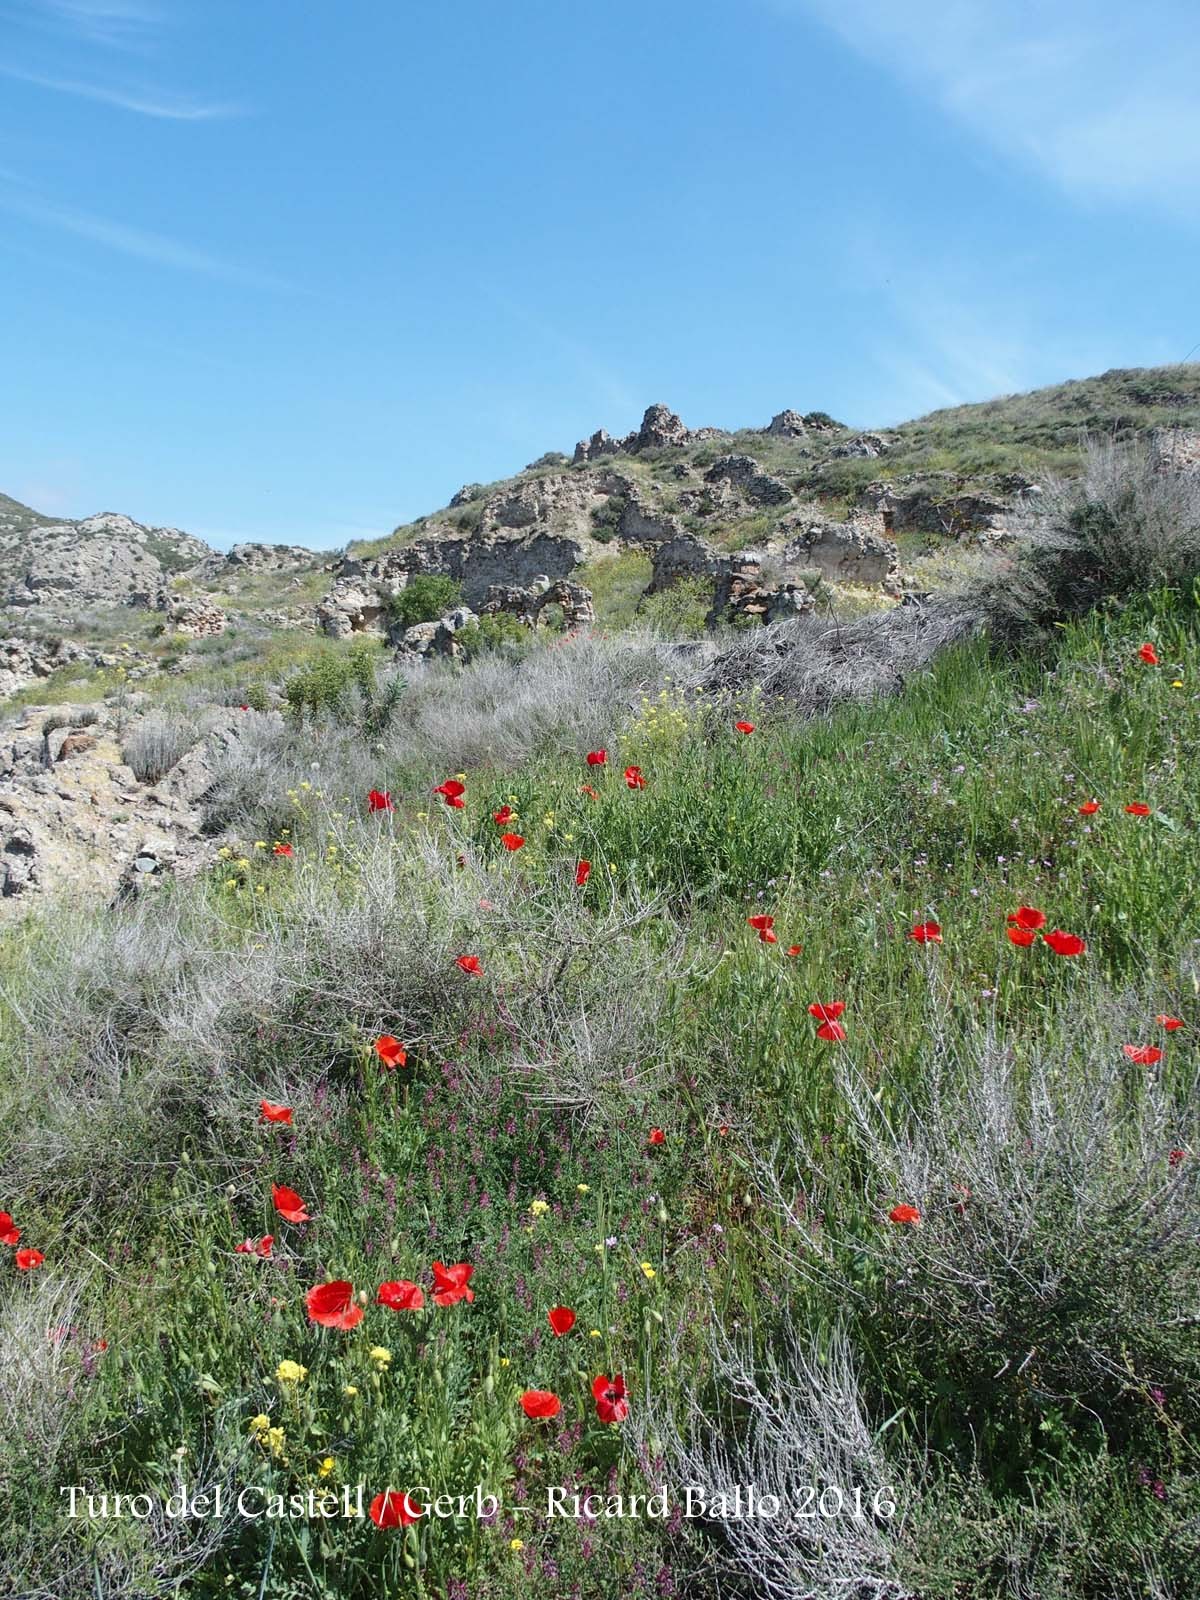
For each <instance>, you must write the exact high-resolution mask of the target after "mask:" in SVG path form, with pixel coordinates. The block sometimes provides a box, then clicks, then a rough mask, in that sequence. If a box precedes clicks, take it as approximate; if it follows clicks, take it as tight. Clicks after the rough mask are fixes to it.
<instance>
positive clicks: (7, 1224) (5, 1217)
mask: <svg viewBox="0 0 1200 1600" xmlns="http://www.w3.org/2000/svg"><path fill="white" fill-rule="evenodd" d="M20 1237H21V1230H20V1228H14V1227H13V1219H12V1217H11V1216H10V1215H9V1213H8V1212H7V1211H0V1244H7V1245H14V1244H16V1242H17V1240H18V1239H19V1238H20Z"/></svg>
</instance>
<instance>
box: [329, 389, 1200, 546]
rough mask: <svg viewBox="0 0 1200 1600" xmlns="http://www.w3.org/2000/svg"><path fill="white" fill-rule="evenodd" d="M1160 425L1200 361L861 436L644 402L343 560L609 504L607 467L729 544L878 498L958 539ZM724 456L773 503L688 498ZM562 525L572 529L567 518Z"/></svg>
mask: <svg viewBox="0 0 1200 1600" xmlns="http://www.w3.org/2000/svg"><path fill="white" fill-rule="evenodd" d="M1164 428H1186V429H1200V363H1189V364H1187V365H1181V366H1167V367H1136V368H1129V369H1123V370H1122V369H1115V370H1113V371H1111V372H1106V373H1103V374H1101V375H1100V376H1098V377H1093V378H1082V379H1074V380H1071V381H1070V382H1067V383H1061V384H1056V385H1054V386H1052V387H1050V388H1046V389H1035V390H1033V391H1032V392H1030V393H1028V394H1019V395H1008V396H1004V397H1002V398H999V399H995V400H986V401H983V402H980V403H976V404H971V405H963V406H953V407H948V408H946V409H943V410H939V411H933V412H930V413H929V414H928V415H927V416H924V417H918V418H916V419H914V420H913V421H910V422H904V423H900V424H899V425H897V426H895V427H887V428H874V429H866V430H856V429H852V428H849V427H847V426H845V425H844V424H842V423H840V422H837V421H836V420H835V419H833V418H831V417H829V416H828V415H826V414H825V413H824V412H820V411H809V412H803V411H798V410H795V411H792V410H789V411H783V412H780V413H778V414H777V415H776V416H775V417H774V418H773V419H772V420H771V421H770V422H769V423H767V424H765V425H763V426H760V427H754V428H739V429H733V430H725V429H720V428H713V427H703V428H699V429H692V428H688V427H686V426H684V424H683V423H682V422H680V420H679V418H678V417H675V416H674V415H673V414H672V413H671V412H670V410H669V409H668V408H667V407H666V406H653V407H651V408H650V410H649V411H648V412H647V414H646V419H645V420H644V422H643V425H642V428H641V429H640V430H638V432H636V433H634V434H630V435H628V436H627V437H626V438H624V439H613V438H610V437H609V435H607V434H606V433H605V432H604V431H603V430H600V431H599V432H597V433H596V434H594V435H593V436H592V437H591V439H589V440H584V441H581V443H580V444H578V445H577V446H576V447H575V449H574V451H573V453H571V454H565V453H562V452H556V451H551V452H549V453H548V454H546V455H544V456H541V457H539V459H538V460H537V461H535V462H533V463H531V464H530V465H529V466H528V467H526V468H525V469H524V470H523V471H521V472H519V473H515V474H514V475H513V476H512V477H510V478H505V479H502V480H499V481H497V482H495V483H492V484H488V485H482V484H468V485H466V486H465V487H464V488H463V489H461V490H460V491H459V493H458V494H456V495H455V496H454V498H453V499H452V500H451V501H450V503H449V505H448V506H446V507H445V508H444V509H442V510H439V511H434V512H432V513H430V514H429V515H426V516H423V517H420V518H418V519H417V520H416V521H415V522H412V523H406V524H402V525H401V526H400V527H398V528H396V529H395V531H394V532H393V533H392V534H391V535H390V536H389V537H388V538H386V539H381V540H374V541H369V542H363V543H360V544H356V545H351V546H350V554H351V555H353V556H372V555H379V554H382V553H383V552H384V551H386V550H388V549H391V548H394V547H395V546H396V545H397V544H404V543H408V542H411V541H412V540H414V539H418V538H428V537H430V536H431V535H432V536H439V535H449V536H454V535H455V534H457V535H459V536H461V534H462V533H463V532H464V531H466V532H470V531H471V530H472V529H476V528H479V527H481V526H482V527H485V528H486V527H487V525H488V523H489V520H491V521H495V520H496V518H494V517H492V518H489V507H494V506H499V508H500V509H499V522H500V525H503V521H504V518H505V516H506V515H512V516H520V515H522V514H523V513H522V512H521V510H520V508H519V507H514V508H513V509H512V510H510V511H506V510H505V508H504V503H505V502H506V501H511V500H512V499H513V497H514V495H515V496H516V497H517V499H518V500H519V499H521V498H525V499H528V498H529V497H530V492H531V486H532V485H533V484H535V483H536V482H537V481H538V480H546V479H548V478H554V479H556V480H569V479H571V478H575V479H576V480H579V479H582V480H583V482H582V483H579V484H578V485H577V487H576V488H575V489H573V490H570V491H565V492H564V495H563V498H565V499H566V500H586V499H599V500H603V501H608V500H609V499H610V498H611V495H610V494H609V493H608V492H606V490H605V488H604V485H603V480H604V478H605V475H606V474H607V475H610V476H611V474H612V472H614V471H616V472H618V473H619V474H621V475H622V476H623V477H625V478H627V479H628V481H629V484H630V486H631V487H632V489H633V491H634V494H635V495H636V496H637V498H638V499H639V501H640V502H641V503H642V505H643V506H644V508H645V509H646V510H648V511H649V512H651V513H652V514H666V515H677V514H678V513H679V511H680V508H681V507H682V513H683V514H682V522H683V524H684V526H685V527H687V528H689V529H690V531H692V532H694V533H697V534H702V535H703V536H704V537H705V538H706V539H708V540H709V542H711V543H714V544H715V545H717V546H718V547H719V548H723V549H726V550H729V549H737V548H741V547H743V546H745V545H747V544H755V543H760V542H762V541H763V539H764V537H766V536H769V534H770V532H771V529H772V528H773V526H774V525H775V524H776V523H778V522H779V521H780V520H782V519H783V518H784V517H785V516H786V515H787V514H788V512H789V510H794V509H795V503H796V502H808V503H810V504H812V503H814V502H815V503H817V504H818V505H819V506H820V508H821V509H822V510H823V512H825V513H832V514H833V515H835V516H846V515H852V514H854V513H856V512H859V511H864V510H869V511H873V510H875V509H876V508H877V507H878V506H879V505H880V504H881V503H882V502H883V501H884V500H885V499H886V500H888V501H889V502H890V511H891V515H890V517H889V519H888V520H889V525H890V526H891V527H892V528H893V529H894V531H895V532H897V533H903V532H904V531H905V530H913V531H916V532H922V533H924V532H929V533H954V534H958V533H963V532H970V531H974V530H977V529H983V528H986V527H987V526H988V525H989V524H990V522H991V521H992V520H993V518H994V516H995V515H996V509H997V507H1003V506H1007V505H1009V504H1011V502H1012V500H1013V497H1014V495H1015V494H1018V493H1019V492H1020V491H1021V489H1022V487H1024V486H1026V485H1028V484H1030V483H1036V482H1037V481H1038V480H1039V479H1042V478H1045V477H1046V476H1048V475H1050V474H1055V475H1070V474H1071V473H1073V472H1075V471H1076V470H1078V467H1079V464H1080V461H1081V459H1082V451H1081V445H1082V442H1083V439H1084V437H1085V436H1087V435H1090V436H1093V437H1096V436H1102V437H1117V438H1124V439H1129V438H1132V437H1135V436H1137V435H1145V434H1150V433H1153V432H1155V431H1157V430H1159V429H1164ZM727 457H748V458H750V461H751V466H747V465H745V463H744V462H743V463H740V464H739V465H737V466H736V467H735V469H734V470H735V474H737V473H740V474H741V476H742V478H743V479H744V480H745V479H748V478H752V477H753V476H754V475H755V472H756V471H757V472H759V473H761V474H763V475H765V476H767V477H772V478H776V479H779V480H781V481H782V483H783V484H784V486H785V487H786V489H787V491H788V492H787V494H786V496H783V497H782V498H779V499H777V500H774V501H772V499H771V496H772V494H773V491H772V490H771V489H770V488H769V486H767V485H763V484H760V485H758V486H757V488H756V490H754V491H753V492H752V493H751V494H750V495H749V496H747V495H746V494H743V495H742V496H741V497H740V498H741V502H742V503H740V504H736V505H735V504H732V503H725V504H722V503H720V502H721V496H719V495H713V494H712V493H709V494H708V495H707V497H705V496H704V495H703V493H697V491H703V490H704V489H705V488H706V487H708V488H710V489H711V487H712V485H713V483H714V482H716V481H718V480H717V479H715V478H714V475H713V469H714V468H715V467H718V466H719V464H720V463H721V461H722V459H723V458H727ZM589 479H591V480H593V482H592V483H591V484H589V483H588V482H587V480H589ZM731 481H734V480H731ZM884 486H886V487H887V489H889V490H890V491H891V492H890V494H889V495H886V496H885V495H884V494H883V492H882V491H883V487H884ZM742 487H743V488H744V487H745V484H744V483H743V485H742ZM593 491H594V492H593ZM544 493H545V492H544V491H543V497H544ZM726 499H728V497H726ZM747 501H748V502H749V503H746V502H747ZM789 502H791V504H790V505H789ZM773 506H774V507H775V508H776V509H775V510H774V511H773V510H772V507H773ZM614 509H615V508H612V507H594V508H593V512H594V513H595V517H594V521H595V529H596V532H597V533H598V536H599V540H600V542H602V543H603V542H608V540H609V539H611V537H612V532H611V528H612V526H613V523H614V518H613V510H614ZM571 521H572V529H571V531H573V532H576V531H578V528H579V521H578V519H577V518H572V519H571Z"/></svg>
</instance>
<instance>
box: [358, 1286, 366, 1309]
mask: <svg viewBox="0 0 1200 1600" xmlns="http://www.w3.org/2000/svg"><path fill="white" fill-rule="evenodd" d="M358 1303H359V1305H360V1306H365V1305H366V1303H367V1291H366V1290H365V1289H360V1290H359V1291H358Z"/></svg>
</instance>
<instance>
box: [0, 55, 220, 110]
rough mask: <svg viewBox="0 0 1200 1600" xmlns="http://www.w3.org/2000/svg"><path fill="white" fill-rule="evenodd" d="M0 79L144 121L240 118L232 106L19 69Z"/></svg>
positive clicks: (0, 69)
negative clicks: (114, 109)
mask: <svg viewBox="0 0 1200 1600" xmlns="http://www.w3.org/2000/svg"><path fill="white" fill-rule="evenodd" d="M0 76H3V77H6V78H12V79H14V80H15V81H16V82H18V83H29V84H33V85H35V86H36V87H37V88H39V89H50V90H52V91H53V92H54V93H55V94H68V95H74V96H76V97H77V98H79V99H81V100H95V101H98V102H99V104H101V105H106V106H117V107H118V108H119V109H120V110H122V111H135V112H138V113H139V114H140V115H141V116H144V117H161V118H164V119H166V120H168V121H171V122H211V121H213V120H214V119H215V118H218V117H234V116H238V115H240V111H239V108H238V107H237V106H233V105H205V104H202V103H200V102H198V101H194V100H188V99H186V98H184V97H183V96H179V95H167V94H163V93H161V92H159V91H154V90H140V89H119V88H108V87H106V86H105V85H104V84H99V83H82V82H79V81H77V80H76V79H73V78H55V77H50V76H48V75H46V74H43V73H40V72H23V71H22V70H21V69H20V68H19V67H7V66H0Z"/></svg>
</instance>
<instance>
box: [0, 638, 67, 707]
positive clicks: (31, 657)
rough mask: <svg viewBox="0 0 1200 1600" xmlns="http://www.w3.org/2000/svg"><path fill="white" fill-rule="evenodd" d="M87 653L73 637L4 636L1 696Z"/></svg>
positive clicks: (0, 648) (1, 641) (0, 654)
mask: <svg viewBox="0 0 1200 1600" xmlns="http://www.w3.org/2000/svg"><path fill="white" fill-rule="evenodd" d="M85 653H86V652H85V651H84V650H83V648H82V646H80V645H77V644H75V643H74V641H73V640H71V639H54V640H47V639H0V700H7V699H8V698H9V696H10V695H14V694H16V693H17V692H18V691H19V690H21V689H24V688H27V687H28V685H29V684H31V683H36V682H37V680H38V679H39V678H48V677H49V676H50V674H51V673H52V672H57V671H58V669H59V668H60V667H66V666H69V665H70V664H71V662H73V661H78V660H79V659H80V657H81V656H83V655H84V654H85Z"/></svg>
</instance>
